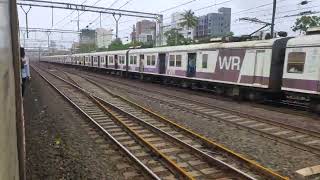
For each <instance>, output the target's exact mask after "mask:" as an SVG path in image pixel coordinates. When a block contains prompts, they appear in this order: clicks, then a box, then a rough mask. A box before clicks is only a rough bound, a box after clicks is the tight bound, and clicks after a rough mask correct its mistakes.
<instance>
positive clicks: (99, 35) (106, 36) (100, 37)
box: [96, 28, 112, 48]
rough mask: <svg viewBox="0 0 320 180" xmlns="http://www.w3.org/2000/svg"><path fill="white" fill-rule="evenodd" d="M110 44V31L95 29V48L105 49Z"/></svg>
mask: <svg viewBox="0 0 320 180" xmlns="http://www.w3.org/2000/svg"><path fill="white" fill-rule="evenodd" d="M111 42H112V30H111V29H104V28H97V29H96V46H97V47H98V48H107V47H108V46H109V45H110V44H111Z"/></svg>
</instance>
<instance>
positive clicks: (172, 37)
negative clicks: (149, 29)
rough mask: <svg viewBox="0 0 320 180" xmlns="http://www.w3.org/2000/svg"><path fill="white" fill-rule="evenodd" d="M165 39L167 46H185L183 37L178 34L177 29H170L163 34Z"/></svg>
mask: <svg viewBox="0 0 320 180" xmlns="http://www.w3.org/2000/svg"><path fill="white" fill-rule="evenodd" d="M164 35H165V36H166V38H167V45H168V46H176V45H182V44H185V41H186V39H185V38H184V37H183V35H182V34H180V33H179V32H178V30H177V29H171V30H169V31H167V32H165V33H164Z"/></svg>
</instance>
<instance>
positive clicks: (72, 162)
mask: <svg viewBox="0 0 320 180" xmlns="http://www.w3.org/2000/svg"><path fill="white" fill-rule="evenodd" d="M31 75H32V80H31V81H30V83H28V86H27V89H26V94H25V97H24V111H25V123H26V124H25V127H26V153H27V156H26V157H27V161H26V163H27V165H26V167H27V170H26V172H27V179H125V176H124V175H123V174H122V172H124V169H121V168H119V165H121V164H125V163H128V162H126V161H122V160H121V159H116V158H115V155H114V154H115V153H114V154H110V153H109V151H112V147H110V146H106V143H103V142H105V139H104V138H101V136H100V135H99V134H97V133H96V131H95V130H94V129H93V128H92V127H90V126H89V125H88V124H87V123H86V121H85V120H84V119H83V118H82V117H81V116H79V115H78V113H77V112H76V111H75V110H74V109H73V107H72V106H70V105H69V104H68V103H66V102H65V101H64V100H63V99H62V98H61V97H60V96H59V95H58V93H56V91H54V90H53V89H52V88H50V87H49V86H48V85H47V83H46V82H45V81H43V79H42V78H41V77H39V76H38V74H37V73H35V72H34V71H31ZM113 158H114V159H113Z"/></svg>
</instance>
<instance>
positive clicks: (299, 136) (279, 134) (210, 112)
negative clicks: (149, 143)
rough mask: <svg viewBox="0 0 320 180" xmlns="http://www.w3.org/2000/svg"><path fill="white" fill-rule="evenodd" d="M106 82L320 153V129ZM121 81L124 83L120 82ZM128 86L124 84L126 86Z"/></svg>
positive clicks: (131, 92) (117, 87)
mask: <svg viewBox="0 0 320 180" xmlns="http://www.w3.org/2000/svg"><path fill="white" fill-rule="evenodd" d="M82 76H83V77H85V78H87V79H88V80H90V81H92V83H95V84H97V83H96V82H101V80H100V81H99V80H98V79H97V78H96V77H95V76H92V75H82ZM105 80H108V81H104V83H109V84H110V83H112V86H111V87H112V88H114V89H117V90H119V91H122V92H125V93H128V94H132V95H135V96H138V97H140V98H141V97H142V98H144V99H146V100H149V101H150V100H151V101H153V102H157V103H162V104H164V105H168V106H170V108H174V109H179V110H182V111H185V112H192V113H194V114H197V115H199V116H201V117H204V118H208V119H210V120H216V121H222V122H225V123H228V124H231V125H234V126H236V127H240V128H242V129H246V130H249V131H250V132H252V133H255V134H258V135H260V136H263V137H266V138H269V139H273V140H275V141H278V142H281V143H283V144H287V145H290V146H292V147H295V148H298V149H302V150H305V151H308V152H311V153H314V154H317V155H320V133H319V132H316V131H311V130H307V129H304V128H299V127H295V126H291V125H287V124H285V123H281V122H275V121H274V120H270V119H267V118H265V117H260V116H256V115H252V114H247V113H243V112H239V111H237V110H232V109H227V108H224V107H219V106H215V105H212V104H208V103H204V102H200V101H197V100H193V99H189V98H186V97H181V96H176V95H172V94H168V93H164V92H161V91H155V90H149V89H146V88H141V87H137V86H134V85H128V84H127V83H123V82H119V81H115V80H113V79H110V78H105ZM119 84H121V85H122V86H119ZM124 86H125V87H124Z"/></svg>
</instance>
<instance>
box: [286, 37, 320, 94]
mask: <svg viewBox="0 0 320 180" xmlns="http://www.w3.org/2000/svg"><path fill="white" fill-rule="evenodd" d="M283 71H284V74H283V80H282V81H283V82H282V90H284V91H289V92H298V93H306V94H311V95H320V36H319V35H310V36H303V37H298V38H294V39H292V40H291V41H289V42H288V47H287V50H286V56H285V65H284V69H283ZM318 97H319V96H318Z"/></svg>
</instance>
